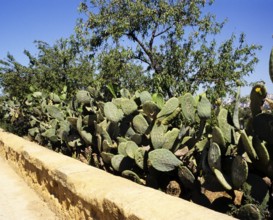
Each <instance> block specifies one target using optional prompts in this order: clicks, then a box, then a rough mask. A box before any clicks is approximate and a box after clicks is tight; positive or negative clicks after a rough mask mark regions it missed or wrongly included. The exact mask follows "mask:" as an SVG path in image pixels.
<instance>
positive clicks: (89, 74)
mask: <svg viewBox="0 0 273 220" xmlns="http://www.w3.org/2000/svg"><path fill="white" fill-rule="evenodd" d="M35 44H36V47H37V50H38V54H37V55H32V54H31V53H30V52H29V51H27V50H25V51H24V54H25V55H26V56H27V57H28V60H29V63H28V65H22V64H20V63H19V62H17V61H16V60H15V58H14V57H13V56H12V55H11V54H8V55H7V57H6V59H4V60H0V85H1V86H2V88H3V92H4V93H5V94H8V95H9V96H11V97H17V98H18V99H20V100H21V99H23V98H25V96H26V94H29V93H30V92H31V88H32V90H33V89H34V90H37V91H45V92H56V93H58V94H60V93H61V92H62V90H63V88H64V86H66V87H67V93H68V96H71V95H72V94H73V93H74V92H75V90H77V89H81V88H86V87H87V86H88V85H90V83H92V82H93V80H94V71H95V70H94V64H93V62H92V59H91V58H90V56H88V54H87V53H85V52H83V50H82V48H81V46H80V45H79V43H78V41H77V40H76V39H75V38H74V37H72V36H71V37H70V38H69V39H60V40H59V41H57V42H56V43H55V44H54V45H53V46H50V45H49V44H47V43H45V42H43V41H36V42H35Z"/></svg>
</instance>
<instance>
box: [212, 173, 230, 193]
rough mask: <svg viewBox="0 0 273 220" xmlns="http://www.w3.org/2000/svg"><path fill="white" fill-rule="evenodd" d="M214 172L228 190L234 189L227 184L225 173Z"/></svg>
mask: <svg viewBox="0 0 273 220" xmlns="http://www.w3.org/2000/svg"><path fill="white" fill-rule="evenodd" d="M213 172H214V174H215V176H216V178H217V179H218V181H219V182H220V183H221V185H222V186H223V187H224V188H225V189H226V190H231V189H232V187H231V185H230V184H229V183H228V182H227V180H226V178H225V177H224V175H223V173H222V172H221V171H220V170H218V169H214V170H213Z"/></svg>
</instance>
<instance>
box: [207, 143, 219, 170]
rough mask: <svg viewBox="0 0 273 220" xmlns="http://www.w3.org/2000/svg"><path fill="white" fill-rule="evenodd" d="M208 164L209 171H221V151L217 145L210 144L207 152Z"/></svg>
mask: <svg viewBox="0 0 273 220" xmlns="http://www.w3.org/2000/svg"><path fill="white" fill-rule="evenodd" d="M208 163H209V166H210V169H211V170H214V169H215V168H216V169H218V170H221V150H220V147H219V146H218V144H216V143H214V142H213V143H212V144H211V145H210V148H209V151H208Z"/></svg>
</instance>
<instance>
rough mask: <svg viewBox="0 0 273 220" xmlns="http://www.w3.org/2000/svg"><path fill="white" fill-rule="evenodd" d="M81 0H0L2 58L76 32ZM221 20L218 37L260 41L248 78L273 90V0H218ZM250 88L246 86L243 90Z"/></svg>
mask: <svg viewBox="0 0 273 220" xmlns="http://www.w3.org/2000/svg"><path fill="white" fill-rule="evenodd" d="M80 2H81V0H0V21H1V24H0V27H1V32H0V59H3V58H5V57H6V55H7V53H8V52H10V53H11V54H12V55H14V56H15V58H16V59H17V60H18V61H19V62H21V63H23V64H26V62H27V59H26V57H25V56H24V55H23V50H24V49H27V50H29V51H31V52H32V53H35V52H36V50H35V46H34V44H33V42H34V41H35V40H43V41H45V42H47V43H50V44H52V43H54V42H55V41H56V40H58V39H60V38H62V37H64V38H65V37H69V36H70V35H71V34H73V32H74V27H75V24H76V19H77V18H78V17H79V16H80V14H79V13H78V11H77V8H78V5H79V3H80ZM208 10H209V11H211V12H212V13H213V14H215V15H216V16H217V19H218V20H223V19H225V18H227V19H228V23H227V24H226V25H225V27H224V29H223V31H222V33H221V35H220V36H219V40H220V41H221V40H224V39H227V38H228V37H230V35H231V34H232V33H235V34H236V35H237V36H239V34H240V33H241V32H244V33H245V34H246V40H247V43H249V44H252V43H253V44H260V45H262V46H263V48H262V50H261V51H260V52H258V58H259V59H260V61H259V63H258V64H257V65H256V67H255V70H254V73H253V74H251V76H250V77H247V78H246V79H247V80H248V81H249V82H255V81H258V80H264V81H265V82H266V87H267V89H268V92H269V93H273V83H272V82H271V81H270V78H269V75H268V61H269V54H270V51H271V48H272V46H273V38H272V35H273V12H272V10H273V0H215V3H214V4H213V6H211V7H210V8H209V9H208ZM250 89H251V88H243V89H242V94H243V95H246V94H249V93H250Z"/></svg>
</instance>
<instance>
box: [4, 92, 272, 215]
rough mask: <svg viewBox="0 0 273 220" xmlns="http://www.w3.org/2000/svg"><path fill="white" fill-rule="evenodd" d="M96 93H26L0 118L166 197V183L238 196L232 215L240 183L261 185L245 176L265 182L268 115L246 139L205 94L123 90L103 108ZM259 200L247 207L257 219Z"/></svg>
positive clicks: (262, 208) (261, 204) (263, 206)
mask: <svg viewBox="0 0 273 220" xmlns="http://www.w3.org/2000/svg"><path fill="white" fill-rule="evenodd" d="M97 88H99V87H97ZM97 88H96V87H94V88H93V89H91V88H89V89H88V91H87V90H78V91H77V92H76V93H75V95H74V97H73V98H72V100H71V99H69V98H67V95H66V88H65V87H64V88H63V91H62V92H61V95H57V94H56V93H44V92H40V91H33V92H32V93H30V94H29V95H27V97H26V98H25V102H24V103H23V105H19V104H16V102H15V101H14V100H6V101H2V106H1V116H2V117H3V118H2V119H3V121H5V122H8V121H10V122H12V123H15V122H16V121H18V120H22V119H21V118H23V119H24V123H25V125H27V128H28V136H29V137H30V138H31V139H32V140H35V141H37V142H38V143H40V144H42V145H44V146H47V147H48V148H51V149H53V150H55V151H57V152H62V153H64V154H66V155H70V156H72V157H74V158H77V159H79V160H81V161H82V162H84V163H87V164H90V165H92V166H95V167H98V168H101V169H104V170H107V171H108V172H111V173H114V174H117V175H121V176H123V177H125V178H128V179H130V180H132V181H135V182H137V183H139V184H143V185H146V186H150V187H154V188H160V189H163V190H164V191H166V192H169V191H168V187H167V186H168V185H169V183H170V182H171V181H178V185H179V187H180V188H182V189H183V188H185V189H187V193H189V194H192V195H194V192H195V191H196V190H201V188H203V189H208V190H212V191H216V190H217V187H220V190H222V191H226V193H227V194H229V195H230V196H231V197H233V196H234V190H237V191H240V192H242V193H243V195H246V198H248V199H244V198H243V199H242V202H241V204H240V206H238V207H237V209H236V210H235V211H234V215H235V214H236V215H237V214H238V213H240V212H241V211H240V209H241V208H240V207H244V205H245V204H247V201H250V200H249V198H252V195H249V194H247V192H246V191H245V190H243V189H244V187H245V186H246V184H252V185H253V184H255V182H256V181H258V182H259V181H260V180H261V177H257V178H256V179H255V180H253V181H254V182H250V180H249V176H251V175H253V174H254V173H255V175H256V174H257V173H259V174H260V176H268V178H272V167H273V166H272V157H273V155H272V150H271V151H270V150H269V148H271V147H272V143H271V142H270V140H271V139H267V136H266V135H265V136H263V135H262V134H263V132H260V130H261V129H262V128H260V127H263V126H264V125H263V124H264V123H267V122H268V123H269V124H270V120H269V119H266V120H265V119H264V118H263V117H265V114H267V115H269V113H261V114H258V115H257V116H255V117H254V119H255V120H253V130H252V133H251V135H250V134H248V133H246V132H245V130H244V129H240V128H241V127H242V126H243V125H239V126H238V125H237V126H235V124H234V123H233V121H234V120H233V118H234V117H232V116H231V115H232V114H231V113H230V112H229V111H228V110H227V109H225V108H224V107H223V106H221V107H220V109H213V108H212V105H211V103H210V102H209V99H208V98H206V96H205V95H201V96H196V97H194V96H193V95H192V94H190V93H186V94H184V95H182V96H180V97H172V98H170V99H167V100H162V98H161V97H160V96H159V97H157V95H156V94H150V93H149V92H148V91H142V92H138V91H137V92H135V94H131V93H130V92H129V91H128V90H125V89H123V90H121V91H119V92H117V94H121V95H122V96H121V97H115V98H112V100H111V101H109V100H104V97H105V96H104V93H103V92H104V90H103V89H102V91H99V90H98V89H97ZM94 91H96V92H94ZM156 97H157V98H156ZM158 104H159V105H158ZM182 109H184V111H183V110H182ZM213 115H216V117H217V120H211V117H212V116H213ZM233 115H234V114H233ZM266 117H267V116H266ZM270 117H271V116H270ZM257 121H258V122H259V123H258V122H257ZM262 130H263V129H262ZM268 130H270V129H268ZM252 137H253V138H252ZM211 180H214V181H216V184H215V183H214V184H209V181H211ZM217 184H218V185H217ZM214 187H215V188H214ZM218 190H219V189H218ZM266 192H268V189H267V191H266ZM265 195H268V196H269V194H265ZM203 196H204V195H203ZM182 197H183V193H182ZM266 198H268V197H264V198H263V199H261V202H259V203H255V204H257V207H258V209H259V212H261V213H262V214H263V213H265V212H266V210H267V208H266V205H267V204H268V203H269V201H270V200H268V199H266ZM251 201H252V200H251ZM259 201H260V200H259ZM230 204H233V202H232V201H231V202H230ZM242 210H243V209H242Z"/></svg>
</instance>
